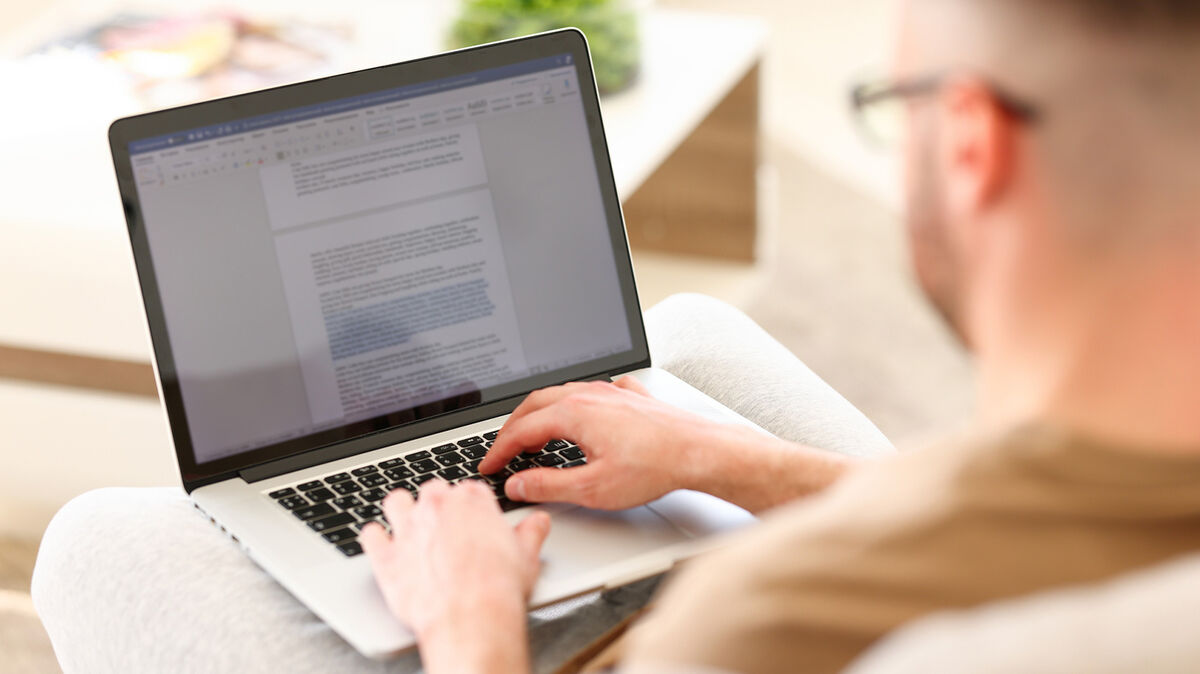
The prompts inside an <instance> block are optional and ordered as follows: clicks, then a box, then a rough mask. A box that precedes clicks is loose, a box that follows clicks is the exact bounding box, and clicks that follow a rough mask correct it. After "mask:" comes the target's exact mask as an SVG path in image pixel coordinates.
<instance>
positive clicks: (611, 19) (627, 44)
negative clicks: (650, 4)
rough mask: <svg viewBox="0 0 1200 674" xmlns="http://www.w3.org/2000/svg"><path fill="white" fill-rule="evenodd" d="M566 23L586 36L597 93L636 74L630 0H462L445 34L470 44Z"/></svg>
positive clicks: (635, 35)
mask: <svg viewBox="0 0 1200 674" xmlns="http://www.w3.org/2000/svg"><path fill="white" fill-rule="evenodd" d="M567 26H574V27H575V28H578V29H580V30H582V31H583V34H584V35H586V36H587V39H588V44H589V45H590V47H591V51H592V65H593V68H594V69H595V72H596V86H597V87H598V88H599V89H600V93H601V94H606V93H612V92H614V91H619V90H621V89H623V88H625V87H626V86H628V85H629V84H630V83H631V82H632V81H633V80H634V78H636V77H637V72H638V66H639V63H640V59H641V48H640V42H639V39H638V21H637V12H636V10H635V8H634V6H633V3H632V2H630V1H629V0H463V3H462V10H461V11H460V13H459V15H458V18H457V19H456V20H455V21H454V23H453V24H452V25H451V27H450V36H449V40H450V46H451V47H452V48H457V47H468V46H471V45H476V44H482V43H484V42H493V41H496V40H504V39H507V38H512V37H519V36H522V35H529V34H531V33H540V32H542V31H546V30H553V29H556V28H563V27H567Z"/></svg>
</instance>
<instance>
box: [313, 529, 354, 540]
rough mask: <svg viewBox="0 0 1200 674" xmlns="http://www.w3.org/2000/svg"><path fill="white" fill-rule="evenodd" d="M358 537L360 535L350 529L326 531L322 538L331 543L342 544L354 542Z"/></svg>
mask: <svg viewBox="0 0 1200 674" xmlns="http://www.w3.org/2000/svg"><path fill="white" fill-rule="evenodd" d="M357 536H358V534H356V533H355V532H354V530H353V529H350V528H345V529H334V530H333V531H326V532H325V533H323V534H321V538H324V539H325V540H327V541H329V542H330V543H341V542H343V541H352V540H354V539H355V538H356V537H357Z"/></svg>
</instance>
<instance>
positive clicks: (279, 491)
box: [267, 487, 296, 499]
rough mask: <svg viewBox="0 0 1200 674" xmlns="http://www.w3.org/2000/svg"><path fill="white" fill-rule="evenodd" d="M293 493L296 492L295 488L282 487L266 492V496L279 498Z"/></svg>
mask: <svg viewBox="0 0 1200 674" xmlns="http://www.w3.org/2000/svg"><path fill="white" fill-rule="evenodd" d="M295 493H296V490H295V489H292V488H291V487H284V488H283V489H276V490H275V491H273V492H271V493H270V494H267V496H270V497H271V498H273V499H281V498H283V497H284V496H291V495H292V494H295Z"/></svg>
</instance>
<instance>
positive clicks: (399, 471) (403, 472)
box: [383, 467, 413, 482]
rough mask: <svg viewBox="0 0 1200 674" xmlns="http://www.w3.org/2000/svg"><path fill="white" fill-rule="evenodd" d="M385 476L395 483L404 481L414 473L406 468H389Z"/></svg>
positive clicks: (384, 472)
mask: <svg viewBox="0 0 1200 674" xmlns="http://www.w3.org/2000/svg"><path fill="white" fill-rule="evenodd" d="M383 474H384V475H387V476H388V479H389V480H392V481H393V482H394V481H396V480H403V479H404V478H407V477H412V476H413V472H412V471H411V470H409V469H407V468H404V467H400V468H388V469H387V470H385V471H383Z"/></svg>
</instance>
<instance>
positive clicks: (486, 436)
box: [483, 431, 500, 440]
mask: <svg viewBox="0 0 1200 674" xmlns="http://www.w3.org/2000/svg"><path fill="white" fill-rule="evenodd" d="M497 435H500V431H488V432H487V433H484V434H483V439H484V440H495V439H496V436H497Z"/></svg>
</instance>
